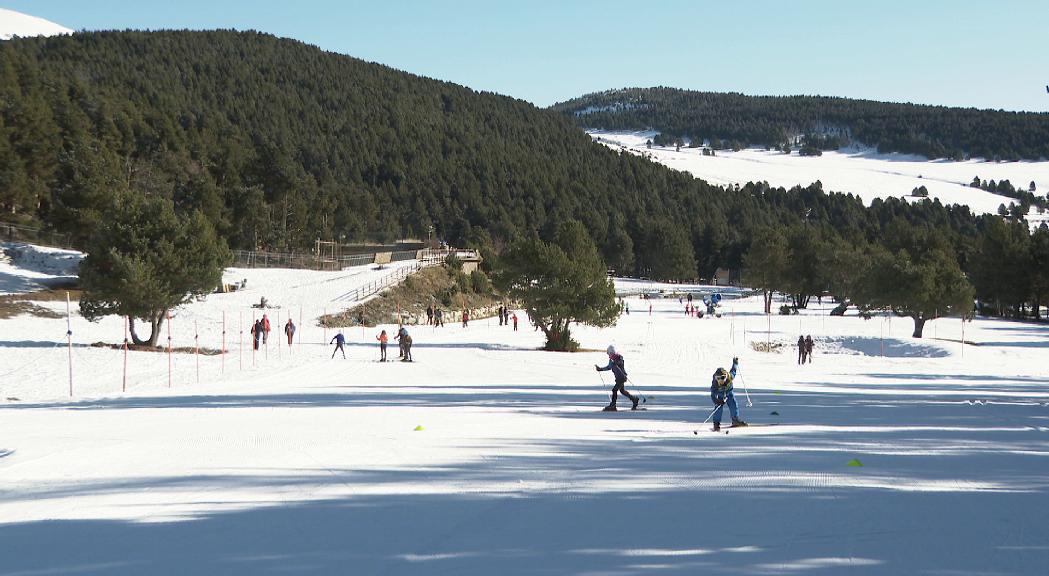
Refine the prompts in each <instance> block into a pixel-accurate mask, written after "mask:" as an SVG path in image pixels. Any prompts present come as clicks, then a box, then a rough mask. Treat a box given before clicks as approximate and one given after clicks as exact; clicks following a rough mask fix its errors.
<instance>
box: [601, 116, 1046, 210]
mask: <svg viewBox="0 0 1049 576" xmlns="http://www.w3.org/2000/svg"><path fill="white" fill-rule="evenodd" d="M588 133H589V134H590V136H591V137H592V138H594V139H595V140H596V141H598V142H600V143H602V144H605V145H606V146H609V147H611V148H614V149H625V150H629V151H630V152H632V153H635V154H645V155H650V156H651V158H652V159H653V160H655V161H656V162H659V163H660V164H663V165H666V166H669V167H670V168H674V169H676V170H681V171H684V172H689V173H691V174H692V175H694V176H696V177H699V178H702V179H704V180H706V181H708V182H710V183H712V184H719V185H722V186H725V185H733V184H739V185H743V184H746V183H747V182H762V181H765V182H768V183H769V184H770V185H772V186H782V187H784V188H788V189H789V188H791V187H792V186H795V185H801V186H808V185H809V184H812V183H813V182H815V181H817V180H819V181H820V182H822V183H823V189H824V190H826V191H828V192H845V193H852V194H854V195H856V196H859V197H860V198H862V199H863V200H864V202H866V203H867V204H870V201H871V200H873V199H874V198H888V197H897V198H898V197H901V196H902V197H910V193H911V190H913V189H914V188H917V187H919V186H925V187H926V188H927V189H928V190H929V197H930V198H939V199H940V202H942V203H944V204H966V205H968V206H969V207H970V208H971V209H972V210H973V212H976V213H978V214H979V213H991V214H995V213H997V212H998V206H999V205H1001V204H1005V205H1006V206H1008V205H1009V203H1010V202H1014V200H1013V199H1012V198H1007V197H1005V196H999V195H997V194H991V193H989V192H985V191H983V190H979V189H976V188H970V187H969V183H970V182H972V180H973V177H974V176H979V177H980V179H981V180H994V181H996V182H997V181H1001V180H1009V181H1010V182H1012V184H1013V186H1016V187H1017V188H1022V189H1024V190H1026V189H1027V186H1028V185H1029V184H1030V183H1031V182H1034V183H1035V186H1036V188H1037V192H1036V193H1038V194H1042V195H1044V194H1045V193H1046V191H1049V162H998V163H995V162H984V161H981V160H969V161H966V162H950V161H947V160H935V161H929V160H927V159H926V158H925V157H923V156H915V155H907V154H878V153H877V152H876V151H869V150H868V151H860V150H851V151H835V152H824V153H823V156H819V157H804V156H800V155H799V154H798V153H797V151H795V152H794V153H792V154H791V155H789V156H788V155H786V154H783V153H782V152H776V151H766V150H763V149H753V148H751V149H746V150H740V151H739V152H733V151H731V150H719V151H718V152H717V156H703V153H702V150H701V149H699V148H682V149H681V151H680V152H676V151H675V150H674V148H672V147H669V148H667V147H658V146H653V147H652V148H651V149H648V148H647V147H646V145H645V142H646V141H647V140H648V139H650V138H652V137H653V136H654V135H655V134H656V133H655V132H615V131H602V130H591V131H588ZM1029 219H1030V220H1031V222H1032V223H1039V224H1040V223H1041V222H1043V221H1046V220H1047V219H1049V217H1047V216H1046V215H1042V214H1038V212H1037V209H1032V210H1031V214H1030V215H1029Z"/></svg>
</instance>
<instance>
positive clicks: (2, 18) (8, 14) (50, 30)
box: [0, 8, 73, 40]
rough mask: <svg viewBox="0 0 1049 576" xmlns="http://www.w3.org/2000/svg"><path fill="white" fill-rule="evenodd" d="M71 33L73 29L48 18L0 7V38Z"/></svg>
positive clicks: (8, 38)
mask: <svg viewBox="0 0 1049 576" xmlns="http://www.w3.org/2000/svg"><path fill="white" fill-rule="evenodd" d="M72 33H73V31H72V30H70V29H69V28H66V27H65V26H60V25H58V24H55V23H54V22H51V21H50V20H44V19H43V18H37V17H36V16H30V15H28V14H22V13H21V12H15V11H14V10H7V9H6V8H0V40H10V39H11V38H14V37H15V36H19V37H22V38H26V37H29V36H57V35H59V34H72Z"/></svg>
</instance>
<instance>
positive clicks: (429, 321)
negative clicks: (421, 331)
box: [426, 306, 433, 326]
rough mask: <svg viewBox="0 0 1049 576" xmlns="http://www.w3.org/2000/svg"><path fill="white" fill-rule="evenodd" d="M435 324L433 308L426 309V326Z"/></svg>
mask: <svg viewBox="0 0 1049 576" xmlns="http://www.w3.org/2000/svg"><path fill="white" fill-rule="evenodd" d="M431 324H433V306H427V307H426V325H427V326H429V325H431Z"/></svg>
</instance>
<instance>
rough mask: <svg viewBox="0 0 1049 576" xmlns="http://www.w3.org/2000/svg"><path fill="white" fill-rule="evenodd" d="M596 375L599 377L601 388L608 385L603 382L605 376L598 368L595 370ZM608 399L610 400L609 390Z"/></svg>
mask: <svg viewBox="0 0 1049 576" xmlns="http://www.w3.org/2000/svg"><path fill="white" fill-rule="evenodd" d="M597 377H598V378H600V379H601V387H602V388H604V387H605V386H608V384H605V377H604V376H602V375H601V371H600V370H598V371H597ZM608 401H609V402H611V401H612V393H611V392H609V393H608Z"/></svg>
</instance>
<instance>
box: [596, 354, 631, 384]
mask: <svg viewBox="0 0 1049 576" xmlns="http://www.w3.org/2000/svg"><path fill="white" fill-rule="evenodd" d="M605 370H611V371H612V374H614V375H615V377H616V383H619V382H626V361H625V360H623V355H622V354H613V355H611V356H609V357H608V366H605V367H604V368H598V369H597V371H598V372H604V371H605Z"/></svg>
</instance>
